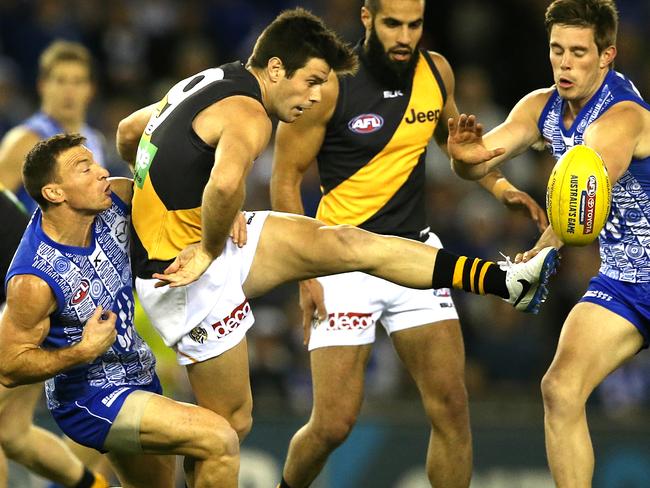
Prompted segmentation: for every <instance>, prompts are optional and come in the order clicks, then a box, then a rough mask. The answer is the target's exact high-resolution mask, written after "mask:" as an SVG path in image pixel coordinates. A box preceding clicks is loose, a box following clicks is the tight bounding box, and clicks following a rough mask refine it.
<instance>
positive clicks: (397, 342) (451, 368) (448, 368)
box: [391, 319, 465, 396]
mask: <svg viewBox="0 0 650 488" xmlns="http://www.w3.org/2000/svg"><path fill="white" fill-rule="evenodd" d="M391 339H392V341H393V344H394V346H395V350H396V351H397V353H398V355H399V357H400V359H401V360H402V362H403V363H404V365H405V367H406V369H407V370H408V371H409V373H410V375H411V376H412V377H413V379H414V380H415V382H416V384H417V386H418V388H419V389H420V391H421V393H422V394H423V395H425V396H426V395H435V394H437V393H438V392H444V391H446V390H449V389H453V388H464V377H465V349H464V345H463V336H462V333H461V330H460V324H459V322H458V320H457V319H448V320H441V321H438V322H434V323H430V324H424V325H421V326H417V327H411V328H407V329H403V330H399V331H397V332H394V333H392V334H391Z"/></svg>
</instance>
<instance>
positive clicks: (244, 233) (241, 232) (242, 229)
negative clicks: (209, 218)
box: [228, 212, 248, 247]
mask: <svg viewBox="0 0 650 488" xmlns="http://www.w3.org/2000/svg"><path fill="white" fill-rule="evenodd" d="M228 235H229V236H230V238H231V239H232V242H234V243H235V244H236V245H237V246H238V247H244V246H245V245H246V241H247V240H248V230H247V229H246V214H245V213H244V212H237V216H236V217H235V221H234V222H233V223H232V227H231V228H230V234H228Z"/></svg>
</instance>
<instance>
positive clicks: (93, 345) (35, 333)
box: [0, 275, 117, 387]
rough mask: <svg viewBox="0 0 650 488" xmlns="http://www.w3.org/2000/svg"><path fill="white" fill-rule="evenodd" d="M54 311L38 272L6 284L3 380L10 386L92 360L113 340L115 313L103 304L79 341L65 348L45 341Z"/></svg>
mask: <svg viewBox="0 0 650 488" xmlns="http://www.w3.org/2000/svg"><path fill="white" fill-rule="evenodd" d="M55 310H56V299H55V298H54V294H53V293H52V290H51V288H50V287H49V286H48V284H47V283H46V282H45V281H43V280H42V279H41V278H39V277H37V276H34V275H16V276H14V277H13V278H12V279H11V280H10V281H9V284H8V286H7V307H6V309H5V311H4V314H3V315H2V322H0V357H2V361H0V382H1V383H2V384H3V385H5V386H8V387H13V386H18V385H21V384H27V383H36V382H39V381H43V380H45V379H47V378H51V377H52V376H54V375H55V374H57V373H59V372H61V371H64V370H66V369H69V368H71V367H74V366H78V365H80V364H85V363H88V362H91V361H93V360H94V359H95V358H96V357H97V356H99V355H100V354H102V353H103V352H104V351H106V350H107V349H108V348H109V347H110V346H111V345H112V344H113V342H115V338H116V336H117V332H116V331H115V319H116V316H115V314H113V313H112V312H106V313H105V315H104V316H105V317H106V318H105V319H103V318H102V314H104V312H103V311H102V309H101V307H99V308H98V309H97V310H96V311H95V313H94V315H93V316H92V317H91V318H90V319H89V320H88V322H87V323H86V325H85V326H84V330H83V335H82V337H81V340H80V341H79V342H77V343H76V344H74V345H72V346H70V347H65V348H61V349H44V348H42V347H41V344H42V342H43V340H44V339H45V337H46V336H47V334H48V332H49V330H50V315H51V314H52V313H54V311H55Z"/></svg>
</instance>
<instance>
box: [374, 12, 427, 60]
mask: <svg viewBox="0 0 650 488" xmlns="http://www.w3.org/2000/svg"><path fill="white" fill-rule="evenodd" d="M361 21H362V22H363V24H364V26H365V28H366V39H367V38H369V37H370V35H371V33H372V32H373V31H374V35H375V36H376V37H377V39H378V40H379V42H380V43H381V45H382V47H383V49H384V53H385V55H386V56H387V58H388V60H389V61H390V62H391V63H393V64H395V65H397V66H399V65H407V64H408V63H409V61H411V59H412V58H413V57H414V56H415V54H416V49H417V46H418V43H419V42H420V39H421V38H422V25H423V22H424V1H423V0H382V2H381V6H380V8H379V10H378V11H377V12H376V14H375V15H374V17H373V16H372V15H371V13H370V12H369V11H368V10H367V9H366V8H365V7H363V8H362V9H361Z"/></svg>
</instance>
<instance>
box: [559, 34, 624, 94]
mask: <svg viewBox="0 0 650 488" xmlns="http://www.w3.org/2000/svg"><path fill="white" fill-rule="evenodd" d="M549 47H550V51H549V56H550V59H551V67H552V68H553V80H554V81H555V85H556V87H557V90H558V93H559V94H560V96H561V97H562V98H564V99H566V100H569V101H574V102H578V103H586V102H587V101H588V100H589V99H590V98H591V96H592V95H593V94H594V93H595V92H596V90H598V88H599V87H600V85H601V83H602V81H603V79H604V77H605V75H606V74H607V71H608V69H609V65H610V64H611V61H612V60H613V56H612V53H614V54H615V49H614V48H613V47H612V48H608V49H605V50H603V52H602V53H601V54H599V53H598V47H597V46H596V40H595V38H594V29H593V28H592V27H578V26H568V25H554V26H553V27H552V28H551V33H550V37H549ZM610 56H612V57H611V58H610Z"/></svg>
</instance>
